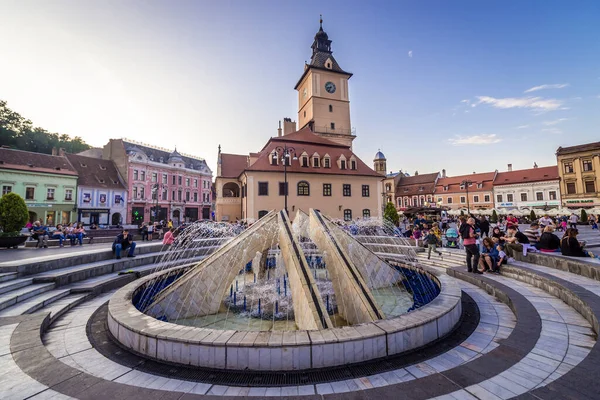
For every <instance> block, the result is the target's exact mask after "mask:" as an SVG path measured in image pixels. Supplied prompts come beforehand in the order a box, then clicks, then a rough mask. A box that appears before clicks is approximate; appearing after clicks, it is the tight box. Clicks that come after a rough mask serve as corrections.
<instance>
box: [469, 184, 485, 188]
mask: <svg viewBox="0 0 600 400" xmlns="http://www.w3.org/2000/svg"><path fill="white" fill-rule="evenodd" d="M469 186H470V185H469ZM482 187H483V183H478V184H477V188H478V189H481V188H482Z"/></svg>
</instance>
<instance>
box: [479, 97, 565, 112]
mask: <svg viewBox="0 0 600 400" xmlns="http://www.w3.org/2000/svg"><path fill="white" fill-rule="evenodd" d="M477 98H478V99H479V103H478V104H482V103H483V104H490V105H491V106H492V107H495V108H531V109H536V110H544V111H550V110H557V109H559V108H560V106H561V105H562V101H560V100H556V99H544V98H542V97H505V98H502V99H497V98H495V97H489V96H477Z"/></svg>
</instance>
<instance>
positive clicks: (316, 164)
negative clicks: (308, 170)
mask: <svg viewBox="0 0 600 400" xmlns="http://www.w3.org/2000/svg"><path fill="white" fill-rule="evenodd" d="M319 161H320V160H319V157H313V167H315V168H319V167H320V162H319Z"/></svg>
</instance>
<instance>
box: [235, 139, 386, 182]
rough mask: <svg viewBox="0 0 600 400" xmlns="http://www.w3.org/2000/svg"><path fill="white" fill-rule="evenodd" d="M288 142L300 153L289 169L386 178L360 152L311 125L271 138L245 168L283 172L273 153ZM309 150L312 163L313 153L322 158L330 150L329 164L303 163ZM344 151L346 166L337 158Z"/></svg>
mask: <svg viewBox="0 0 600 400" xmlns="http://www.w3.org/2000/svg"><path fill="white" fill-rule="evenodd" d="M284 144H287V145H288V147H290V146H291V147H293V148H294V149H295V153H296V155H297V156H298V160H296V161H292V165H290V166H288V167H287V170H288V172H297V173H315V174H328V175H355V176H374V177H379V178H381V179H383V178H384V177H383V175H381V174H379V173H377V172H375V171H373V169H371V168H370V167H369V166H367V165H366V164H365V163H364V162H363V161H362V160H361V159H360V158H358V156H356V155H355V154H354V153H353V152H352V150H350V148H349V147H348V146H344V145H342V144H339V143H336V142H332V141H330V140H327V139H324V138H322V137H320V136H318V135H315V134H314V133H312V131H311V130H310V129H308V128H304V129H301V130H299V131H297V132H293V133H290V134H289V135H285V136H280V137H279V136H278V137H274V138H271V139H269V141H268V142H267V144H266V145H265V146H264V147H263V149H262V150H261V151H260V152H259V156H258V159H257V160H256V161H255V162H254V164H252V165H251V166H250V167H248V168H246V170H248V171H277V172H281V171H282V169H283V167H282V165H281V164H280V165H271V160H270V157H271V153H272V151H273V150H274V149H275V148H276V147H277V146H283V145H284ZM304 152H306V153H307V154H308V156H309V165H312V156H313V154H315V153H317V154H319V157H320V158H321V163H322V159H323V157H324V156H325V154H328V155H329V156H330V158H331V162H330V165H331V167H330V168H323V166H321V167H320V168H315V167H312V166H309V167H302V164H301V160H300V156H301V154H302V153H304ZM342 154H343V155H344V157H345V158H346V163H347V164H346V165H347V169H340V168H339V167H338V164H337V161H338V159H339V158H340V157H341V155H342ZM352 156H354V158H355V160H356V169H355V170H352V169H350V158H351V157H352Z"/></svg>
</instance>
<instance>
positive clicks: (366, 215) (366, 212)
mask: <svg viewBox="0 0 600 400" xmlns="http://www.w3.org/2000/svg"><path fill="white" fill-rule="evenodd" d="M370 217H371V210H369V209H368V208H365V209H364V210H363V218H370Z"/></svg>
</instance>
